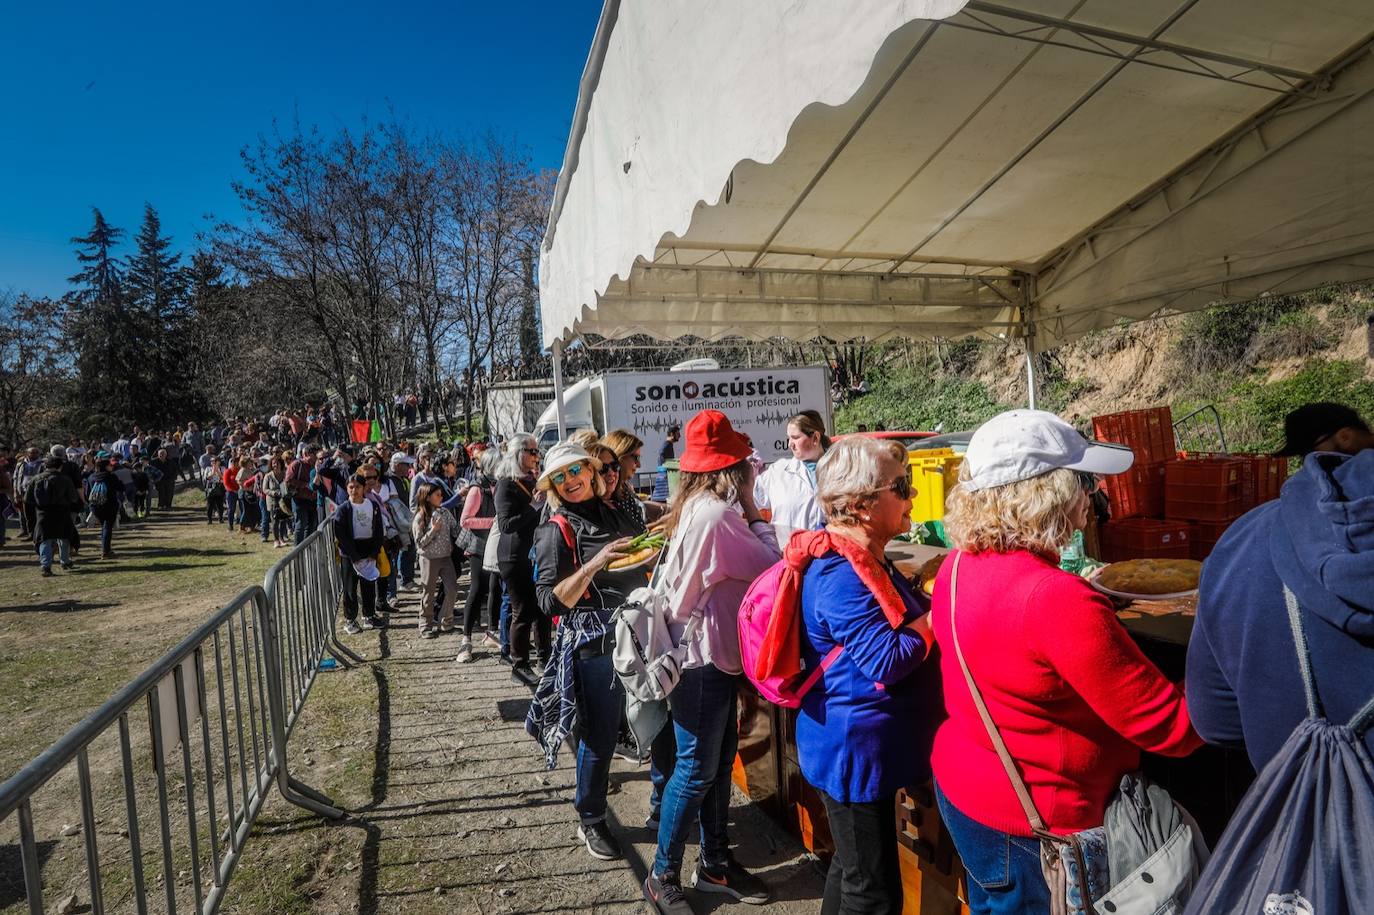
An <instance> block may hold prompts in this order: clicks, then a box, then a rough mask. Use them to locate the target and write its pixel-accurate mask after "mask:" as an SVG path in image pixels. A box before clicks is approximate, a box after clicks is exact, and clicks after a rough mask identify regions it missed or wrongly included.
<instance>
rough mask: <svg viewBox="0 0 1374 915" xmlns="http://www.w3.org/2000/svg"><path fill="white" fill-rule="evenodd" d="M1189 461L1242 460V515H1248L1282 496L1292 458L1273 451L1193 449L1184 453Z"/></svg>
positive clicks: (1182, 457) (1183, 457) (1184, 457)
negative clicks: (1211, 450)
mask: <svg viewBox="0 0 1374 915" xmlns="http://www.w3.org/2000/svg"><path fill="white" fill-rule="evenodd" d="M1179 457H1180V458H1181V459H1187V460H1201V459H1206V460H1214V461H1221V460H1231V461H1240V462H1241V463H1242V464H1243V465H1244V466H1243V467H1242V468H1241V480H1240V495H1241V508H1240V514H1245V513H1246V512H1248V511H1249V510H1250V509H1252V508H1254V507H1255V506H1257V505H1263V504H1264V503H1265V502H1270V501H1272V500H1274V499H1277V498H1278V497H1279V491H1280V490H1281V489H1282V488H1283V483H1284V481H1285V480H1287V479H1288V458H1283V457H1275V456H1273V455H1270V454H1224V453H1221V452H1203V451H1190V452H1187V453H1181V454H1180V455H1179Z"/></svg>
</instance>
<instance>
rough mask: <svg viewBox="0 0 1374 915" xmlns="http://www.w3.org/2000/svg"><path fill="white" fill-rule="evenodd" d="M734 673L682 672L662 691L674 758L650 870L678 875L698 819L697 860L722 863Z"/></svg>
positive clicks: (735, 730)
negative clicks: (674, 743) (674, 746)
mask: <svg viewBox="0 0 1374 915" xmlns="http://www.w3.org/2000/svg"><path fill="white" fill-rule="evenodd" d="M738 700H739V677H738V676H737V675H734V674H726V673H721V672H720V671H719V670H717V669H716V668H715V667H713V666H711V665H707V666H705V667H693V668H691V669H689V670H684V671H683V672H682V679H681V680H680V681H679V682H678V685H677V688H676V689H674V690H673V691H672V692H671V693H669V695H668V707H669V708H670V709H671V710H672V712H673V736H674V737H675V738H676V740H677V760H676V761H675V762H674V764H673V774H672V776H671V777H669V779H668V784H667V785H666V786H664V789H663V807H662V811H661V814H660V817H659V824H658V851H657V852H656V853H655V855H654V873H655V874H658V875H660V876H662V875H663V874H665V873H667V872H669V871H671V872H673V873H675V874H676V873H679V872H680V870H681V867H682V852H683V849H684V848H685V847H686V845H687V833H688V832H690V831H691V829H692V821H693V820H695V819H696V818H697V817H698V816H700V818H701V861H702V863H704V864H705V865H707V866H708V867H710V866H716V865H720V864H723V863H725V860H726V858H727V857H728V855H729V851H730V837H729V835H728V833H727V832H726V821H727V819H728V818H729V815H730V769H731V766H733V765H734V760H735V751H736V750H737V749H738V747H739V715H738V710H737V706H738Z"/></svg>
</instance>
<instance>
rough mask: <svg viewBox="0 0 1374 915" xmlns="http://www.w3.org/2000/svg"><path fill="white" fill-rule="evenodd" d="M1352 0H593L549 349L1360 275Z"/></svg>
mask: <svg viewBox="0 0 1374 915" xmlns="http://www.w3.org/2000/svg"><path fill="white" fill-rule="evenodd" d="M1371 47H1374V3H1371V2H1370V0H1322V2H1321V3H1311V2H1298V0H1132V2H1130V3H1123V2H1120V0H1002V2H997V3H991V2H983V0H970V2H960V0H896V2H894V0H850V2H846V3H834V2H832V0H750V2H748V3H739V2H737V0H623V2H617V0H607V2H606V5H605V8H604V10H603V13H602V20H601V23H600V26H599V28H598V32H597V37H596V40H595V43H594V45H593V48H592V52H591V56H590V58H589V60H588V63H587V68H586V71H585V73H584V75H583V80H582V86H581V91H580V94H579V98H578V106H577V110H576V112H575V117H574V124H573V131H572V134H571V136H570V138H569V142H568V148H567V152H566V155H565V159H564V165H563V170H562V172H561V174H560V175H559V180H558V185H557V190H556V192H555V199H554V204H553V208H552V212H551V214H550V218H549V224H548V229H547V233H546V236H545V240H544V250H543V252H542V257H541V262H540V292H541V300H542V310H543V326H544V335H545V341H546V342H547V343H553V342H554V341H556V340H567V339H570V338H571V337H574V336H576V335H578V334H582V333H595V334H599V335H603V336H607V337H623V336H628V335H630V334H638V333H643V334H649V335H651V336H654V337H659V338H664V339H671V338H674V337H678V336H683V335H689V334H690V335H695V336H698V337H703V338H706V339H719V338H722V337H727V336H743V337H748V338H754V339H767V338H772V337H779V336H782V337H788V338H792V339H796V340H809V339H814V338H816V337H825V338H828V339H832V340H847V339H856V338H863V339H867V340H881V339H885V338H889V337H893V336H903V337H912V338H934V337H946V338H948V337H960V336H966V335H970V334H978V335H987V336H1000V337H1023V336H1033V338H1034V342H1035V344H1036V345H1037V346H1041V347H1044V346H1052V345H1055V344H1057V343H1060V342H1064V341H1068V340H1071V339H1073V338H1075V337H1077V336H1079V335H1081V334H1083V333H1086V332H1088V331H1090V330H1093V329H1095V328H1100V327H1104V326H1108V325H1111V324H1113V323H1115V322H1117V321H1119V320H1121V319H1137V318H1143V317H1147V316H1150V315H1154V314H1159V313H1165V312H1169V311H1181V310H1187V309H1192V308H1199V307H1202V306H1203V305H1206V304H1208V303H1211V302H1219V301H1243V300H1247V299H1252V298H1254V297H1256V296H1258V295H1260V294H1263V293H1266V292H1292V291H1298V290H1302V289H1308V288H1311V287H1313V286H1317V285H1320V284H1322V283H1327V282H1337V281H1350V280H1363V279H1370V278H1372V277H1374V154H1371V149H1374V97H1372V96H1374V56H1372V55H1371Z"/></svg>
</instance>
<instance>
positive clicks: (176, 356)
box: [125, 203, 200, 425]
mask: <svg viewBox="0 0 1374 915" xmlns="http://www.w3.org/2000/svg"><path fill="white" fill-rule="evenodd" d="M134 243H135V245H136V249H135V251H134V253H133V254H131V255H130V256H129V258H128V260H127V264H126V274H125V276H126V279H125V289H126V291H127V296H128V299H129V305H130V312H131V315H132V318H133V321H134V324H135V327H136V328H137V331H138V338H139V340H140V349H141V352H142V354H143V355H142V358H141V359H140V362H139V366H138V368H139V371H138V373H137V390H136V391H135V397H136V399H137V401H138V403H139V411H138V415H139V417H140V418H141V419H143V420H144V421H146V422H148V423H152V424H154V425H166V424H168V423H174V422H177V421H179V420H183V419H184V418H185V417H186V416H188V415H198V414H199V409H198V408H199V406H200V404H199V402H198V399H197V398H196V397H195V396H194V389H193V386H192V385H189V384H187V383H186V381H187V379H186V377H185V360H184V359H183V358H182V357H183V355H184V350H183V349H182V347H181V346H180V342H181V341H183V340H184V339H185V337H186V336H187V323H188V313H187V307H186V284H187V276H186V271H185V270H183V269H182V267H181V255H179V254H177V253H176V252H175V251H173V250H172V240H171V239H170V238H168V237H166V236H164V235H163V234H162V220H161V219H159V218H158V215H157V210H155V209H153V205H152V204H150V203H145V204H144V205H143V225H142V226H141V227H140V228H139V231H138V236H137V237H136V238H135V239H134Z"/></svg>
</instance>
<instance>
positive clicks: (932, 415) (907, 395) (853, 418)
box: [835, 367, 1007, 432]
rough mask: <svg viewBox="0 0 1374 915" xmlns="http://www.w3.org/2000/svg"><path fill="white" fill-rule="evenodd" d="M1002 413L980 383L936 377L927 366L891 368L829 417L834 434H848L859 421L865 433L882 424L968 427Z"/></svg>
mask: <svg viewBox="0 0 1374 915" xmlns="http://www.w3.org/2000/svg"><path fill="white" fill-rule="evenodd" d="M1004 409H1007V407H1006V406H1005V405H1003V404H1000V403H998V402H997V401H996V400H995V399H994V398H993V396H992V394H991V392H990V391H989V390H988V388H987V386H986V385H984V384H983V383H982V382H979V381H973V380H970V379H968V378H960V377H956V376H952V375H942V374H940V373H939V372H938V371H937V370H935V369H934V368H933V367H931V368H927V369H918V370H915V371H911V370H895V371H892V372H890V373H889V374H887V375H886V376H884V377H882V378H880V379H879V380H878V381H877V383H876V384H875V385H874V386H873V389H872V390H871V391H870V392H869V393H868V394H865V395H863V396H862V397H858V398H856V399H854V400H853V401H851V402H850V403H848V404H846V405H845V406H843V407H841V408H840V409H839V410H838V411H836V413H835V430H836V431H837V432H853V431H854V430H855V429H856V428H857V427H858V424H859V423H864V424H866V425H867V426H868V427H869V428H870V429H871V428H873V427H874V426H875V425H876V424H878V423H882V424H883V425H884V427H886V428H887V429H933V428H935V426H936V424H937V423H943V424H944V431H946V432H955V431H958V430H961V429H971V428H973V427H974V426H977V425H978V424H979V423H982V422H983V421H984V420H986V419H988V418H989V417H991V416H993V415H995V414H996V413H998V412H1000V411H1002V410H1004Z"/></svg>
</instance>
